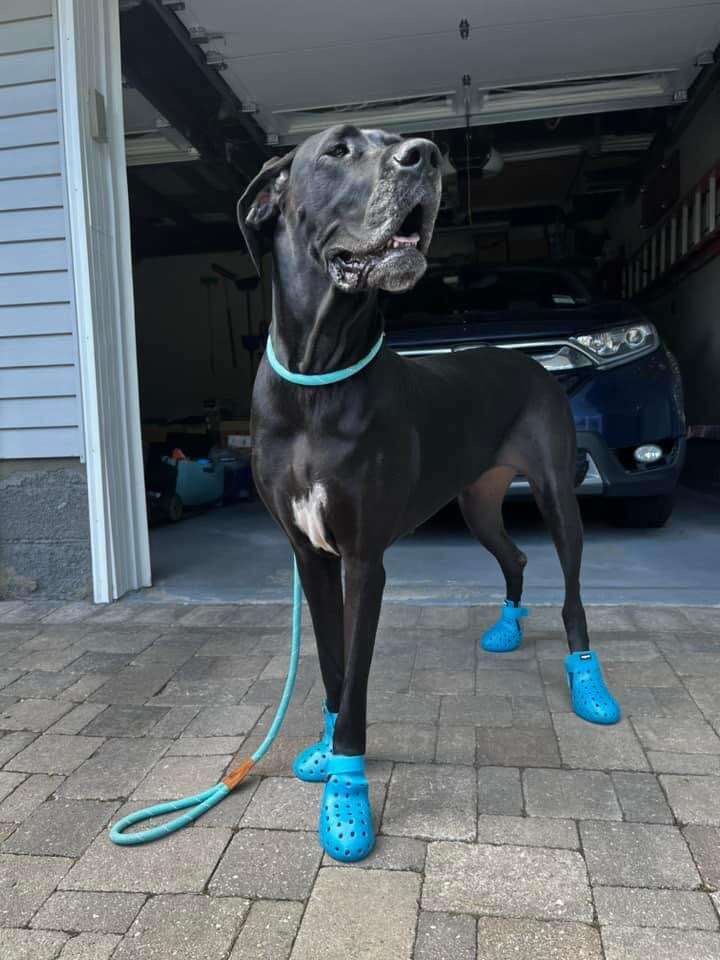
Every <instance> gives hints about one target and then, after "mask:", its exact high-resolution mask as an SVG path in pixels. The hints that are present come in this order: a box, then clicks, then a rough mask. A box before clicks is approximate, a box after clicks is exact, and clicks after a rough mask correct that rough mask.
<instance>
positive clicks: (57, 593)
mask: <svg viewBox="0 0 720 960" xmlns="http://www.w3.org/2000/svg"><path fill="white" fill-rule="evenodd" d="M91 596H92V572H91V563H90V528H89V523H88V504H87V483H86V477H85V466H84V464H82V463H80V461H79V460H6V461H2V462H0V600H8V599H15V598H19V597H26V598H34V599H62V600H65V599H67V600H81V599H84V598H89V597H91Z"/></svg>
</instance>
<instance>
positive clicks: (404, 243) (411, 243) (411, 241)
mask: <svg viewBox="0 0 720 960" xmlns="http://www.w3.org/2000/svg"><path fill="white" fill-rule="evenodd" d="M418 243H420V235H419V234H417V233H411V234H410V236H409V237H400V236H397V235H396V236H394V237H393V238H392V244H393V247H416V246H417V245H418Z"/></svg>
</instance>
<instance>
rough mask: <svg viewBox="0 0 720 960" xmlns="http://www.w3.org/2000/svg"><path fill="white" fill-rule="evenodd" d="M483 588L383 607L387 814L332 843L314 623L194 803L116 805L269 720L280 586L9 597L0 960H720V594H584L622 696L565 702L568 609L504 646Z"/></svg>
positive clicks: (192, 768) (382, 795)
mask: <svg viewBox="0 0 720 960" xmlns="http://www.w3.org/2000/svg"><path fill="white" fill-rule="evenodd" d="M494 613H495V611H494V610H491V609H490V608H488V607H473V608H470V607H437V606H435V607H419V606H401V605H397V606H388V607H386V609H385V611H384V620H383V626H382V629H381V633H380V635H379V638H378V644H377V653H376V656H375V663H374V666H373V674H372V678H371V700H370V722H371V726H370V731H369V746H368V754H369V756H370V757H371V758H372V760H371V763H370V764H369V767H370V779H371V789H372V800H373V808H374V812H375V816H376V819H377V825H378V827H379V837H378V844H377V849H376V851H375V853H374V854H373V855H372V856H371V857H370V858H369V859H368V860H367V861H366V862H364V863H363V864H361V865H359V866H353V867H349V866H348V867H341V866H336V865H334V864H333V863H332V862H330V861H327V860H323V858H322V857H321V852H320V848H319V846H318V843H317V840H316V836H315V822H316V817H317V810H318V803H319V798H320V793H321V786H320V785H316V784H302V783H299V782H297V781H295V780H293V779H292V778H291V777H290V760H291V758H292V756H293V755H294V753H295V751H296V750H297V749H299V748H300V746H302V745H304V744H305V743H306V742H308V739H309V738H313V737H314V736H315V735H316V733H317V731H318V728H319V718H320V702H321V696H322V694H321V688H320V685H319V682H318V670H317V665H316V659H315V655H314V650H313V643H312V638H311V636H310V631H309V630H306V634H307V636H306V638H305V641H304V654H305V655H304V656H303V659H302V662H301V669H300V674H299V680H298V686H297V690H296V693H295V698H294V701H293V704H292V707H291V710H290V714H289V716H288V719H287V721H286V724H285V728H284V730H283V733H282V735H281V737H280V739H279V741H278V742H277V744H276V746H275V748H274V750H273V751H272V752H271V754H270V755H269V757H268V758H266V760H265V761H264V762H263V763H262V765H261V766H260V767H259V768H258V774H259V775H258V776H256V777H254V778H252V779H251V780H250V781H249V782H248V783H247V784H246V785H245V786H244V787H243V788H241V789H240V790H239V791H238V792H237V793H236V794H233V795H232V796H231V797H230V798H228V799H227V800H226V801H225V802H224V804H222V805H221V806H220V807H218V808H216V809H215V810H214V811H212V812H211V813H210V814H208V815H207V816H206V817H205V818H204V819H202V820H201V821H200V822H199V824H198V825H196V826H194V827H192V828H190V829H187V830H185V831H183V832H181V833H178V834H175V835H174V836H173V837H172V838H169V839H167V840H164V841H161V842H159V843H156V844H152V845H150V846H147V847H136V848H127V847H122V848H120V847H115V846H113V845H112V844H111V843H110V842H109V840H108V839H107V825H108V823H109V822H110V821H112V820H114V819H115V818H116V817H117V816H119V815H120V814H122V813H124V812H127V811H129V810H132V809H136V808H137V807H139V806H145V805H147V804H148V803H149V802H151V801H158V800H163V799H170V798H174V797H176V796H178V795H183V794H186V793H189V792H194V791H196V790H198V789H200V788H203V787H205V786H209V785H211V784H212V783H214V782H216V781H217V779H218V778H219V777H220V776H221V775H222V774H223V772H224V770H225V769H226V767H227V766H228V765H229V764H232V763H233V762H234V759H235V758H236V757H238V756H240V757H243V756H245V755H247V753H248V752H249V751H251V750H252V749H253V748H254V747H255V745H257V743H258V742H259V740H260V738H261V737H262V734H263V731H264V730H266V729H267V725H268V723H269V721H270V718H271V716H272V713H273V710H274V705H275V704H276V702H277V698H278V696H279V692H280V688H281V685H282V678H283V676H284V671H285V666H286V657H287V646H288V641H287V634H288V629H287V627H288V617H289V610H288V608H287V607H280V606H245V607H239V606H215V607H193V606H161V605H149V604H148V605H142V604H137V603H120V604H116V605H114V606H111V607H108V608H93V607H91V606H89V605H86V604H66V605H63V606H59V607H58V606H57V605H56V604H42V603H27V604H22V603H11V602H8V603H5V604H0V927H2V929H0V957H2V958H3V960H18V958H27V960H50V958H55V957H61V958H63V960H70V958H72V960H105V958H109V957H112V958H113V960H166V958H167V960H170V958H181V960H224V958H230V960H287V958H292V960H330V958H332V960H355V958H358V960H360V958H362V960H404V958H410V957H411V956H412V957H414V958H416V960H442V958H447V960H470V958H478V960H506V958H518V960H600V958H602V957H605V958H607V960H636V958H637V960H641V958H642V960H645V958H647V957H652V958H653V960H719V958H720V934H719V933H718V910H720V894H718V892H717V891H718V889H719V888H720V737H719V736H718V733H719V732H720V693H719V690H720V611H717V610H710V609H702V608H683V609H680V608H668V607H654V608H645V609H642V610H640V609H637V608H627V607H626V608H620V607H605V608H602V607H593V608H590V610H589V615H590V620H591V627H592V629H593V636H594V644H595V647H596V649H598V650H599V652H600V653H601V656H602V659H603V662H604V664H605V672H606V675H607V677H608V679H609V681H610V683H611V686H612V688H613V690H614V691H615V693H616V694H617V695H618V697H619V699H620V702H621V704H622V707H623V710H624V719H623V721H622V722H621V723H620V724H619V725H618V726H616V727H612V728H601V727H592V726H590V725H588V724H585V723H583V722H581V721H580V720H578V719H577V718H576V717H575V716H574V715H573V714H571V713H569V712H568V700H567V695H566V692H565V690H564V688H563V679H562V670H561V667H562V657H563V655H564V653H565V650H564V647H563V642H562V639H561V632H560V619H559V614H558V611H557V610H556V609H554V608H536V609H535V610H534V611H533V615H532V616H531V619H530V621H529V625H528V628H527V637H526V643H525V645H524V648H523V649H522V650H520V651H518V652H517V653H514V654H509V655H503V656H495V657H493V656H491V655H487V654H484V653H481V652H479V651H478V646H477V638H478V636H479V634H480V632H481V630H482V629H483V627H484V626H485V625H487V624H488V623H489V622H490V620H491V619H492V618H493V616H494Z"/></svg>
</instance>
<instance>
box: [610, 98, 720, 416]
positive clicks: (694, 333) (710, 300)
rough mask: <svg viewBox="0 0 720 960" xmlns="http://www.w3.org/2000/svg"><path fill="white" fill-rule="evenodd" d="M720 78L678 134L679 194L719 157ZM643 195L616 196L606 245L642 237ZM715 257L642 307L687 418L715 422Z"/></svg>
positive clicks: (628, 245) (719, 410)
mask: <svg viewBox="0 0 720 960" xmlns="http://www.w3.org/2000/svg"><path fill="white" fill-rule="evenodd" d="M718 116H720V83H718V84H716V85H715V87H714V89H713V90H712V91H711V92H710V95H709V96H708V97H707V99H706V100H705V103H704V104H703V106H702V107H701V108H700V109H699V110H698V111H697V113H696V114H695V116H694V117H693V119H692V120H691V122H690V123H689V125H688V126H687V128H686V129H685V130H684V132H683V133H682V135H681V137H680V139H679V140H678V142H677V143H675V144H674V145H673V147H672V150H675V149H677V150H678V152H679V167H680V189H679V195H680V197H683V196H684V195H685V194H687V193H688V192H689V191H690V190H691V189H692V188H693V187H694V186H695V184H696V183H697V182H698V181H699V180H700V178H701V177H702V176H703V175H704V174H706V173H707V172H708V170H709V169H710V168H711V167H712V166H713V165H714V164H716V163H717V162H718V161H719V160H720V122H718ZM641 211H642V197H641V196H638V197H637V199H636V200H635V201H634V202H633V203H631V204H628V203H627V202H625V201H619V202H618V203H617V204H616V206H615V207H614V209H613V210H612V211H611V214H610V217H609V219H608V231H609V234H610V238H611V245H612V246H613V247H614V249H615V250H616V251H617V250H619V249H620V248H621V247H624V248H625V251H626V252H627V253H628V254H632V253H633V252H634V251H635V250H637V248H638V247H639V246H640V245H641V243H642V242H643V240H645V238H646V235H647V231H646V230H644V229H643V227H642V225H641V224H642V212H641ZM719 303H720V256H717V255H716V256H715V257H714V258H712V259H710V260H708V261H707V262H706V263H704V265H702V266H699V268H698V269H696V270H692V269H691V270H689V271H688V272H686V273H685V274H684V275H682V276H681V277H680V278H679V279H678V280H677V281H676V282H673V283H672V284H671V285H668V286H666V287H663V288H661V287H658V290H657V292H656V293H652V292H650V294H649V295H648V297H647V299H645V300H643V301H642V302H641V306H642V307H643V309H645V310H646V311H647V313H648V315H649V316H650V317H651V318H652V319H653V320H654V321H655V323H656V324H657V326H658V328H659V330H660V332H661V334H662V336H663V338H664V339H665V341H666V342H667V344H668V345H669V346H670V348H671V349H672V350H673V352H674V353H675V355H676V356H677V358H678V362H679V364H680V369H681V371H682V374H683V385H684V390H685V404H686V410H687V416H688V422H689V424H690V425H691V426H692V425H718V426H720V324H719V323H718V304H719Z"/></svg>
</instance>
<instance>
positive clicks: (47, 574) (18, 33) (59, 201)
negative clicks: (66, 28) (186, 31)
mask: <svg viewBox="0 0 720 960" xmlns="http://www.w3.org/2000/svg"><path fill="white" fill-rule="evenodd" d="M55 31H56V23H55V14H54V8H53V7H52V6H51V2H50V0H3V2H2V4H0V599H6V598H12V597H20V596H34V597H73V598H79V597H85V596H87V595H88V594H89V592H90V590H91V575H90V541H89V527H88V504H87V485H86V477H85V467H84V465H83V464H82V463H81V462H80V456H81V453H82V449H83V438H82V430H81V416H80V404H79V399H78V395H79V376H78V357H77V338H76V327H75V305H74V288H73V278H72V273H71V271H70V264H71V257H70V250H69V243H68V239H67V238H68V221H67V195H66V183H65V175H64V165H63V144H62V130H63V126H62V122H61V115H60V95H59V88H58V80H57V77H58V71H57V50H56V32H55Z"/></svg>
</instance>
